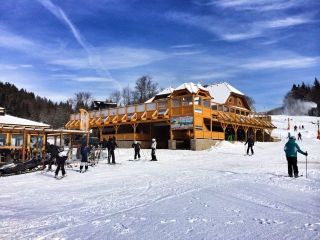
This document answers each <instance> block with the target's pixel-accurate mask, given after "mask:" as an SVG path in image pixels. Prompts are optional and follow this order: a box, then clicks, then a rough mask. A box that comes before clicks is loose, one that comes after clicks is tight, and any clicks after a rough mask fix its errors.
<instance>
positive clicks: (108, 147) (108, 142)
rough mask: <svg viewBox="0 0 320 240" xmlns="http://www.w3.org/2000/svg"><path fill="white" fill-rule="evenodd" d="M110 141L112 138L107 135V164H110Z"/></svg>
mask: <svg viewBox="0 0 320 240" xmlns="http://www.w3.org/2000/svg"><path fill="white" fill-rule="evenodd" d="M111 143H112V138H111V136H110V137H109V139H108V141H107V143H106V148H107V149H108V164H110V157H111V155H110V154H111V153H110V150H111Z"/></svg>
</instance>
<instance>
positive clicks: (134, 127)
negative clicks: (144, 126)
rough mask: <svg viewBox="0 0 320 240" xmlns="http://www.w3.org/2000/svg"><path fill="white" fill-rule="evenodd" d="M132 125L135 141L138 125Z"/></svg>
mask: <svg viewBox="0 0 320 240" xmlns="http://www.w3.org/2000/svg"><path fill="white" fill-rule="evenodd" d="M132 127H133V141H135V140H136V130H137V125H136V124H135V123H134V124H133V125H132Z"/></svg>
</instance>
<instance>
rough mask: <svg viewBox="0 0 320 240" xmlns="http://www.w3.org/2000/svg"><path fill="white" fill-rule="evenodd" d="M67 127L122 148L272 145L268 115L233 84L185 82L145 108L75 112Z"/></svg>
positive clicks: (138, 106)
mask: <svg viewBox="0 0 320 240" xmlns="http://www.w3.org/2000/svg"><path fill="white" fill-rule="evenodd" d="M66 128H67V129H80V130H85V131H88V130H91V129H92V132H93V134H94V135H95V136H98V137H99V138H100V140H102V139H103V138H106V139H107V138H108V137H110V136H115V138H116V139H117V143H118V145H119V146H120V147H131V144H132V141H133V140H137V141H140V142H141V144H142V146H143V147H149V145H150V141H151V139H152V138H156V140H157V142H158V146H159V147H160V148H169V149H176V148H190V149H192V150H202V149H207V148H210V147H211V146H212V145H213V144H214V143H215V142H216V141H219V140H230V141H245V140H246V139H247V137H248V136H249V135H252V136H254V138H255V139H256V140H257V141H272V140H273V139H272V137H271V131H272V130H273V129H274V128H275V126H274V125H273V124H272V123H271V118H270V117H269V116H264V115H259V114H257V113H255V112H253V111H252V110H251V109H250V106H249V105H248V102H247V100H246V98H245V95H244V94H243V93H242V92H240V91H239V90H237V89H235V88H234V87H232V86H231V85H229V84H228V83H225V82H224V83H219V84H214V85H208V86H201V85H200V84H194V83H184V84H182V85H180V86H179V87H177V88H171V87H170V88H167V89H165V90H163V91H161V92H160V93H158V94H157V95H156V96H154V97H153V98H151V99H149V100H148V101H146V102H145V103H143V104H137V105H130V106H124V107H115V108H108V109H100V110H94V111H90V112H88V111H86V110H85V109H81V110H80V113H78V114H72V115H71V116H70V121H69V122H68V123H67V124H66Z"/></svg>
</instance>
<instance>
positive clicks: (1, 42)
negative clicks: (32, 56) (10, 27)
mask: <svg viewBox="0 0 320 240" xmlns="http://www.w3.org/2000/svg"><path fill="white" fill-rule="evenodd" d="M0 47H1V48H9V49H14V50H19V51H23V52H29V51H32V49H34V48H35V47H36V45H35V43H34V42H33V41H32V40H30V39H27V38H24V37H22V36H19V35H16V34H14V33H11V32H9V31H7V30H6V29H4V28H3V27H0Z"/></svg>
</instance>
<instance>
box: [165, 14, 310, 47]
mask: <svg viewBox="0 0 320 240" xmlns="http://www.w3.org/2000/svg"><path fill="white" fill-rule="evenodd" d="M166 18H167V19H169V20H172V21H175V22H177V23H180V24H184V25H189V26H193V27H195V28H198V29H202V30H204V31H206V32H209V33H212V34H214V35H216V36H218V37H219V38H220V39H222V40H225V41H242V40H247V39H253V38H257V37H261V36H263V35H265V34H267V33H268V31H271V30H273V29H275V28H286V27H292V26H296V25H301V24H306V23H312V22H314V20H313V19H312V17H311V15H308V16H307V15H296V16H288V17H285V18H274V19H271V20H268V21H262V20H259V19H257V20H255V21H251V22H233V21H232V20H221V19H218V18H217V17H216V16H208V15H207V16H203V15H195V14H189V13H181V12H168V13H167V14H166Z"/></svg>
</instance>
